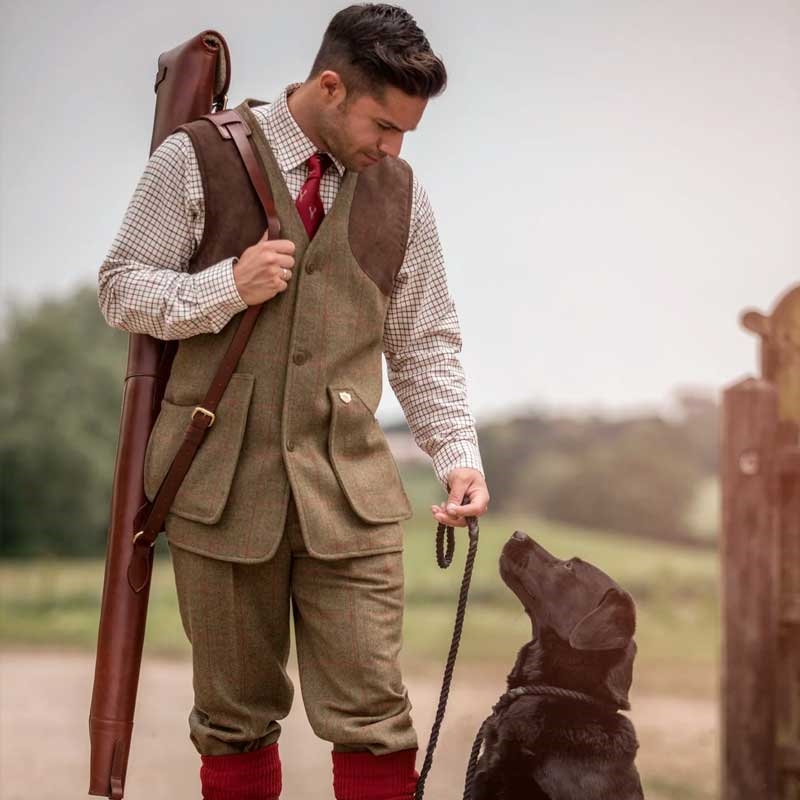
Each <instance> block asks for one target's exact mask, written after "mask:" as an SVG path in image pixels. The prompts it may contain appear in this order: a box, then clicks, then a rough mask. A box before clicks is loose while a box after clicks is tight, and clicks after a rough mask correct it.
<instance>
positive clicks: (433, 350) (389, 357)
mask: <svg viewBox="0 0 800 800" xmlns="http://www.w3.org/2000/svg"><path fill="white" fill-rule="evenodd" d="M413 192H414V194H413V201H412V215H411V228H410V232H409V239H408V245H407V247H406V255H405V258H404V260H403V264H402V266H401V268H400V270H399V272H398V273H397V276H396V278H395V282H394V288H393V290H392V295H391V298H390V301H389V309H388V312H387V316H386V322H385V325H384V334H383V351H384V355H385V357H386V366H387V373H388V377H389V384H390V385H391V387H392V390H393V391H394V393H395V395H396V396H397V399H398V401H399V402H400V405H401V406H402V408H403V412H404V414H405V416H406V420H407V422H408V425H409V427H410V428H411V431H412V433H413V435H414V439H415V441H416V443H417V444H418V445H419V446H420V448H422V450H424V451H425V452H426V453H427V454H428V455H429V456H430V457H431V458H432V459H433V469H434V472H435V473H436V476H437V478H438V479H439V481H440V482H441V484H442V486H444V487H445V489H446V488H447V476H448V474H449V473H450V471H451V470H453V469H455V468H457V467H471V468H473V469H477V470H479V471H480V472H481V473H483V466H482V464H481V457H480V451H479V449H478V436H477V432H476V430H475V420H474V418H473V416H472V413H471V412H470V409H469V405H468V403H467V386H466V379H465V375H464V370H463V368H462V366H461V363H460V361H459V359H458V353H459V352H461V332H460V330H459V324H458V317H457V315H456V309H455V304H454V303H453V299H452V298H451V297H450V295H449V292H448V289H447V278H446V274H445V269H444V258H443V255H442V248H441V244H440V242H439V234H438V231H437V228H436V220H435V217H434V214H433V209H432V208H431V204H430V201H429V199H428V195H427V193H426V192H425V190H424V188H423V187H422V185H421V184H420V183H419V182H418V181H417V178H416V176H414V186H413Z"/></svg>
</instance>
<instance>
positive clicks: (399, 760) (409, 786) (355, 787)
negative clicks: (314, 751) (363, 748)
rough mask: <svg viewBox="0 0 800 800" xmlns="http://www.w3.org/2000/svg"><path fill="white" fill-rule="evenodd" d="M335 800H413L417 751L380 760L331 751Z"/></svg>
mask: <svg viewBox="0 0 800 800" xmlns="http://www.w3.org/2000/svg"><path fill="white" fill-rule="evenodd" d="M331 755H332V757H333V793H334V795H335V796H336V800H413V798H414V793H415V792H416V789H417V781H418V780H419V773H418V772H417V771H416V770H415V769H414V763H415V761H416V756H417V750H416V748H414V749H413V750H398V751H396V752H394V753H387V754H386V755H382V756H375V755H373V754H372V753H346V752H337V751H335V750H334V751H332V753H331Z"/></svg>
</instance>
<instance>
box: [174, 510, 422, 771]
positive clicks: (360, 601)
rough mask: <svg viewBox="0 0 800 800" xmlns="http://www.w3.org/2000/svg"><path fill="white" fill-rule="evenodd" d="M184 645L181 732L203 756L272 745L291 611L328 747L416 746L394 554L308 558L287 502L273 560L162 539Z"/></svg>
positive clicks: (308, 699) (307, 692)
mask: <svg viewBox="0 0 800 800" xmlns="http://www.w3.org/2000/svg"><path fill="white" fill-rule="evenodd" d="M170 553H171V557H172V565H173V569H174V573H175V583H176V588H177V592H178V604H179V608H180V614H181V620H182V622H183V627H184V630H185V631H186V635H187V637H188V638H189V641H190V642H191V645H192V667H193V677H194V706H193V708H192V711H191V713H190V715H189V731H190V738H191V740H192V742H193V743H194V745H195V747H196V748H197V751H198V752H199V753H200V754H202V755H225V754H228V753H237V752H243V751H247V750H255V749H258V748H261V747H264V746H266V745H268V744H272V743H273V742H276V741H277V740H278V738H279V736H280V731H281V726H280V723H279V720H281V719H283V718H285V717H286V716H287V715H288V713H289V710H290V708H291V706H292V699H293V695H294V686H293V683H292V681H291V679H290V677H289V675H288V674H287V672H286V665H287V661H288V657H289V640H290V636H289V634H290V631H289V624H290V616H291V617H292V618H293V620H294V638H295V645H296V648H297V661H298V668H299V677H300V689H301V692H302V697H303V703H304V706H305V710H306V714H307V717H308V721H309V723H310V725H311V727H312V729H313V730H314V732H315V733H316V734H317V736H319V737H320V738H321V739H324V740H326V741H329V742H331V743H332V744H333V745H334V749H335V750H365V751H369V752H372V753H373V754H374V755H384V754H386V753H390V752H395V751H397V750H405V749H409V748H416V747H417V736H416V733H415V731H414V728H413V724H412V720H411V716H410V710H411V704H410V702H409V700H408V695H407V692H406V688H405V686H404V685H403V681H402V677H401V674H400V669H399V666H398V656H399V653H400V647H401V644H402V622H403V554H402V552H395V553H381V554H379V555H371V556H360V557H357V558H346V559H340V560H322V559H317V558H312V557H311V556H309V555H308V552H307V550H306V548H305V545H304V543H303V538H302V534H301V531H300V524H299V521H298V518H297V511H296V508H295V504H294V500H293V499H290V502H289V512H288V514H287V518H286V526H285V529H284V534H283V537H282V539H281V543H280V546H279V548H278V551H277V553H276V554H275V556H274V557H273V558H271V559H270V560H268V561H263V562H259V563H248V564H243V563H236V562H227V561H220V560H217V559H211V558H206V557H205V556H201V555H197V554H196V553H192V552H189V551H187V550H182V549H181V548H179V547H176V546H172V545H170Z"/></svg>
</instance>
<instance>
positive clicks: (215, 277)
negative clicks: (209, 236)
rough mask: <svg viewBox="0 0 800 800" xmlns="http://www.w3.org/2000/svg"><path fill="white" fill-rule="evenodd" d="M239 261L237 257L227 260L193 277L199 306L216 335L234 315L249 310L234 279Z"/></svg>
mask: <svg viewBox="0 0 800 800" xmlns="http://www.w3.org/2000/svg"><path fill="white" fill-rule="evenodd" d="M238 260H239V259H238V258H236V257H234V258H226V259H225V260H224V261H220V262H219V263H218V264H214V265H213V266H210V267H208V268H207V269H204V270H202V271H200V272H197V273H195V274H194V275H193V276H192V277H193V278H194V284H195V291H196V293H197V295H196V296H197V304H198V306H199V307H200V308H202V309H203V315H204V316H205V317H207V319H208V320H209V322H210V324H211V326H212V329H213V330H214V332H215V333H217V332H219V331H221V330H222V329H223V328H224V327H225V326H226V325H227V324H228V322H229V321H230V319H231V317H233V316H234V314H238V313H239V312H240V311H244V310H245V309H246V308H247V303H245V302H244V300H242V297H241V295H240V294H239V290H238V289H237V288H236V281H235V279H234V277H233V265H234V264H235V263H236V262H237V261H238Z"/></svg>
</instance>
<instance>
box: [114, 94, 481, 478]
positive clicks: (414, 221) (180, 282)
mask: <svg viewBox="0 0 800 800" xmlns="http://www.w3.org/2000/svg"><path fill="white" fill-rule="evenodd" d="M297 85H298V84H293V85H291V86H289V87H287V88H286V89H285V90H284V91H283V92H282V93H281V95H280V96H279V97H278V99H277V100H276V101H275V102H274V103H271V104H268V105H261V106H256V107H254V108H252V112H253V114H255V116H256V118H257V119H258V120H259V122H260V123H261V124H262V126H263V130H264V134H265V136H266V138H267V141H268V142H269V144H270V146H271V147H272V149H273V151H274V153H275V157H276V159H277V162H278V165H279V166H280V169H281V173H282V175H283V178H284V180H285V181H286V185H287V187H288V189H289V193H290V194H291V196H292V198H293V199H295V200H296V199H297V195H298V194H299V192H300V190H301V188H302V186H303V183H304V182H305V180H306V177H307V168H306V162H307V160H308V158H309V157H310V156H311V155H313V154H314V153H315V152H316V148H315V147H314V145H313V143H312V142H311V140H310V139H309V138H308V137H307V136H306V135H305V134H304V133H303V131H302V130H301V129H300V127H299V126H298V124H297V122H296V121H295V119H294V117H293V116H292V114H291V112H290V111H289V106H288V103H287V96H288V94H289V93H290V92H291V91H292V90H293V89H294V88H295V86H297ZM332 160H333V164H332V166H331V167H329V168H328V169H327V170H325V173H324V175H323V177H322V182H321V186H320V196H321V199H322V203H323V206H324V209H325V212H326V213H327V212H328V210H329V209H330V207H331V205H332V204H333V201H334V198H335V197H336V193H337V191H338V190H339V187H340V185H341V182H342V178H343V175H344V171H345V168H344V165H343V164H342V163H341V162H340V161H339V160H338V159H336V158H333V159H332ZM203 226H204V201H203V184H202V180H201V176H200V169H199V166H198V163H197V159H196V157H195V154H194V148H193V147H192V144H191V140H190V139H189V136H188V135H187V134H186V133H183V132H178V133H174V134H172V135H170V136H168V137H167V138H166V139H165V140H164V141H163V142H162V143H161V145H160V146H159V147H158V148H157V149H156V150H155V151H154V152H153V154H152V156H151V157H150V160H149V161H148V163H147V165H146V167H145V170H144V173H143V174H142V176H141V178H140V180H139V183H138V185H137V187H136V190H135V191H134V194H133V197H132V198H131V201H130V203H129V205H128V209H127V211H126V213H125V217H124V219H123V221H122V225H121V227H120V229H119V232H118V233H117V236H116V238H115V239H114V242H113V244H112V245H111V249H110V250H109V252H108V255H107V256H106V258H105V260H104V261H103V263H102V265H101V266H100V270H99V275H98V301H99V304H100V308H101V310H102V312H103V316H104V317H105V319H106V321H107V322H108V324H109V325H111V326H113V327H115V328H121V329H122V330H125V331H128V332H129V333H146V334H149V335H150V336H154V337H156V338H159V339H183V338H187V337H189V336H195V335H197V334H200V333H218V332H219V331H220V330H221V329H222V328H223V327H225V325H226V324H227V323H228V322H229V321H230V319H231V317H233V316H234V315H235V314H238V313H239V312H241V311H244V310H245V309H246V308H247V304H246V303H244V301H243V300H242V298H241V297H240V295H239V293H238V291H237V289H236V284H235V282H234V277H233V265H234V264H235V263H236V261H237V258H236V257H233V258H229V259H225V260H224V261H220V262H219V263H218V264H214V265H212V266H211V267H209V268H207V269H205V270H202V271H201V272H198V273H196V274H190V273H189V272H187V269H188V265H189V261H190V259H191V257H192V254H193V253H194V251H195V249H196V248H197V246H198V245H199V243H200V241H201V239H202V235H203ZM460 351H461V333H460V330H459V324H458V317H457V315H456V309H455V305H454V303H453V300H452V298H451V297H450V295H449V292H448V288H447V280H446V274H445V268H444V259H443V256H442V249H441V245H440V242H439V236H438V232H437V229H436V221H435V218H434V214H433V210H432V208H431V204H430V201H429V200H428V196H427V194H426V192H425V190H424V188H423V187H422V185H421V184H420V183H419V181H418V180H417V178H416V175H415V176H414V185H413V199H412V208H411V226H410V233H409V239H408V243H407V246H406V255H405V259H404V261H403V264H402V266H401V268H400V271H399V272H398V274H397V277H396V279H395V283H394V287H393V290H392V294H391V297H390V301H389V307H388V312H387V316H386V321H385V325H384V334H383V352H384V357H385V359H386V368H387V375H388V378H389V384H390V385H391V387H392V390H393V391H394V393H395V395H396V397H397V399H398V401H399V402H400V405H401V407H402V409H403V412H404V414H405V417H406V420H407V422H408V425H409V428H410V429H411V431H412V433H413V435H414V439H415V441H416V442H417V444H418V445H419V447H421V448H422V450H424V451H425V452H426V453H427V454H428V455H429V456H430V457H431V458H432V460H433V468H434V471H435V473H436V475H437V477H438V478H439V481H440V482H441V483H442V485H443V486H446V484H447V480H446V479H447V475H448V474H449V472H450V471H451V470H452V469H455V468H456V467H472V468H473V469H478V470H480V471H481V472H482V471H483V468H482V465H481V458H480V453H479V450H478V439H477V434H476V431H475V420H474V418H473V416H472V413H471V412H470V409H469V405H468V402H467V388H466V380H465V376H464V370H463V368H462V366H461V363H460V361H459V358H458V353H459V352H460Z"/></svg>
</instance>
